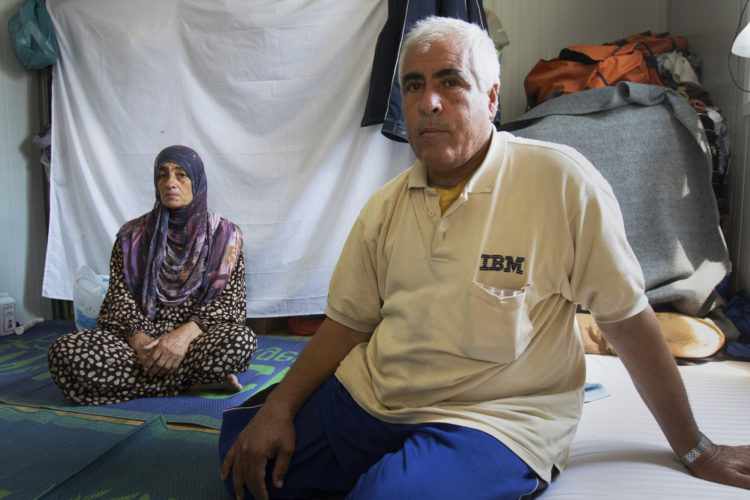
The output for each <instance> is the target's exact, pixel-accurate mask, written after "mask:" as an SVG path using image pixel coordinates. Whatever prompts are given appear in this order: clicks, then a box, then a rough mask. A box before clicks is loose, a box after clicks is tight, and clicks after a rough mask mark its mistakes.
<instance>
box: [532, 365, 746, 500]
mask: <svg viewBox="0 0 750 500" xmlns="http://www.w3.org/2000/svg"><path fill="white" fill-rule="evenodd" d="M586 364H587V367H588V374H587V377H586V380H587V381H589V382H598V383H601V384H602V385H603V386H604V388H605V389H606V390H607V391H608V392H609V393H610V396H609V397H606V398H604V399H599V400H597V401H593V402H590V403H586V404H585V405H584V408H583V418H582V420H581V424H580V426H579V427H578V432H577V434H576V437H575V439H574V441H573V445H572V451H571V456H570V460H569V461H568V465H567V467H566V468H565V470H564V471H563V473H562V474H561V475H560V477H559V478H558V479H557V480H556V481H554V482H553V483H552V484H551V485H550V486H549V488H547V491H546V492H545V493H544V494H543V495H542V497H541V498H543V499H544V500H549V499H587V498H591V499H604V498H606V499H633V498H638V499H672V498H674V499H680V500H684V499H693V498H700V499H711V500H717V499H734V498H737V499H739V498H742V499H745V500H747V499H750V491H747V490H743V489H739V488H734V487H730V486H724V485H719V484H714V483H710V482H707V481H703V480H700V479H697V478H695V477H693V476H692V475H691V474H690V473H689V472H688V471H687V469H685V468H684V467H683V466H682V465H681V464H680V463H679V462H678V461H677V459H676V458H675V457H674V454H673V453H672V451H671V449H670V448H669V445H668V444H667V441H666V439H665V438H664V436H663V434H662V433H661V430H660V429H659V427H658V425H657V424H656V421H655V420H654V419H653V417H652V416H651V414H650V413H649V411H648V409H647V408H646V406H645V405H644V404H643V402H642V401H641V399H640V397H639V396H638V394H637V393H636V391H635V388H634V387H633V384H632V383H631V382H630V378H629V377H628V374H627V372H626V370H625V368H624V367H623V365H622V363H621V362H620V359H619V358H617V357H614V356H598V355H586ZM680 373H681V374H682V377H683V379H684V381H685V385H686V387H687V390H688V396H689V398H690V402H691V405H692V407H693V412H694V413H695V417H696V420H697V421H698V425H699V426H700V428H701V430H702V431H703V432H704V434H706V435H707V436H708V437H709V438H710V439H711V440H713V441H714V442H715V443H719V444H728V445H743V444H750V363H746V362H740V361H721V362H710V363H706V364H702V365H698V366H681V367H680Z"/></svg>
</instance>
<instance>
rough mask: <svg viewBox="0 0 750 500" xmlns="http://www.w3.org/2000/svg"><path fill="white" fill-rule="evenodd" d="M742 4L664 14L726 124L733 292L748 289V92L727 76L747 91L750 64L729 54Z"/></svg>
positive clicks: (673, 6) (677, 6) (687, 4)
mask: <svg viewBox="0 0 750 500" xmlns="http://www.w3.org/2000/svg"><path fill="white" fill-rule="evenodd" d="M745 3H746V0H721V1H719V2H717V1H714V0H671V1H670V10H669V12H670V19H669V24H670V26H671V29H672V30H673V32H675V33H679V34H681V35H683V36H685V37H687V39H688V41H689V43H690V48H691V51H693V52H695V53H696V54H698V55H700V56H701V58H702V59H703V74H702V82H703V84H704V85H705V86H706V89H707V90H708V92H709V94H710V95H711V99H712V100H713V101H714V104H715V105H716V106H718V107H719V108H720V109H721V111H722V114H723V115H724V117H725V119H726V120H727V123H728V124H729V130H730V137H731V155H732V156H731V161H730V176H729V179H730V180H729V182H730V186H729V188H730V190H731V205H730V218H729V224H728V231H727V243H728V245H729V250H730V257H731V259H732V266H733V272H732V282H731V285H732V289H733V290H738V289H745V290H747V289H750V263H749V262H748V256H749V255H750V228H748V224H750V203H748V202H747V201H746V193H748V192H750V191H749V190H750V179H749V178H748V176H747V175H746V170H747V165H748V162H747V155H748V146H747V145H748V139H749V137H748V133H749V129H748V116H747V113H748V106H747V103H748V95H750V94H746V93H743V92H742V91H740V90H739V89H738V88H737V87H736V86H735V85H734V83H732V78H731V76H730V73H729V69H730V67H731V70H732V74H734V75H736V76H738V77H739V78H740V80H741V83H742V84H743V85H744V86H745V87H746V88H748V86H749V85H750V78H748V74H750V64H749V63H748V61H747V60H743V59H740V58H738V57H736V56H730V55H729V50H730V48H731V46H732V42H733V41H734V36H735V32H736V30H737V26H738V22H739V17H740V12H741V11H742V6H743V5H744V4H745ZM746 19H747V16H746ZM745 22H747V21H743V23H742V25H743V26H744V24H745ZM743 107H744V111H743Z"/></svg>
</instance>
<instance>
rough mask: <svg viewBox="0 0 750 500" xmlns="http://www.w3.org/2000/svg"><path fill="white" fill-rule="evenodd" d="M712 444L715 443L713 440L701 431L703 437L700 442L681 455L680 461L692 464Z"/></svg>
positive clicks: (684, 463)
mask: <svg viewBox="0 0 750 500" xmlns="http://www.w3.org/2000/svg"><path fill="white" fill-rule="evenodd" d="M712 445H713V443H712V442H711V440H710V439H708V438H707V437H706V435H705V434H703V433H702V432H701V439H700V441H698V444H697V445H695V448H693V449H692V450H690V451H688V452H687V453H685V454H684V455H682V456H681V457H680V462H682V464H683V465H690V464H692V463H693V462H695V461H696V460H698V457H700V456H701V455H703V454H704V453H705V452H706V451H707V450H708V449H709V448H710V447H711V446H712Z"/></svg>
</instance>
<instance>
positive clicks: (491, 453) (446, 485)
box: [219, 377, 547, 499]
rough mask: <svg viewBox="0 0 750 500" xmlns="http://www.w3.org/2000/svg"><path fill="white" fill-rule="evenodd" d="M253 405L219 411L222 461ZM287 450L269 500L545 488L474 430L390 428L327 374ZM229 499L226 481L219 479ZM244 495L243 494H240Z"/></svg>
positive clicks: (516, 495) (498, 493) (496, 495)
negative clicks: (280, 480) (284, 468)
mask: <svg viewBox="0 0 750 500" xmlns="http://www.w3.org/2000/svg"><path fill="white" fill-rule="evenodd" d="M258 409H259V407H257V406H256V407H254V408H233V409H230V410H227V411H225V412H224V416H223V421H222V428H221V434H220V438H219V456H220V459H221V461H223V460H224V457H225V456H226V454H227V452H228V451H229V448H230V447H231V446H232V443H234V441H235V440H236V438H237V435H238V434H239V432H240V431H241V430H242V429H243V428H244V427H245V425H247V423H248V422H249V421H250V419H252V417H253V416H254V415H255V413H256V412H257V411H258ZM294 426H295V431H296V443H295V452H294V455H293V457H292V461H291V463H290V466H289V471H288V473H287V476H286V477H285V478H284V487H283V488H281V489H277V488H275V487H274V486H273V485H272V484H271V482H270V477H271V470H272V468H273V463H270V464H269V466H268V470H267V472H266V479H267V488H268V492H269V495H270V496H271V497H272V498H309V497H314V496H316V495H323V494H330V493H346V492H348V496H347V498H350V499H392V498H398V499H425V498H429V499H442V498H445V499H449V498H450V499H456V498H471V499H481V498H488V499H506V498H507V499H511V498H512V499H520V498H532V497H534V496H536V495H538V494H540V493H541V492H542V491H543V490H544V489H545V488H546V487H547V483H545V482H544V481H542V480H541V479H540V478H539V477H538V476H537V474H536V473H535V472H534V471H533V470H531V469H530V468H529V466H528V465H526V463H525V462H523V461H522V460H521V459H520V458H518V457H517V456H516V455H515V454H514V453H513V452H511V451H510V450H509V449H508V448H507V447H506V446H505V445H503V444H502V443H500V442H499V441H497V440H496V439H495V438H493V437H492V436H490V435H488V434H485V433H483V432H481V431H477V430H474V429H468V428H465V427H460V426H456V425H450V424H441V423H433V424H430V423H427V424H413V425H405V424H390V423H387V422H383V421H380V420H378V419H376V418H374V417H372V416H371V415H370V414H369V413H367V412H365V411H364V410H363V409H362V408H361V407H360V406H359V405H357V403H356V402H355V401H354V400H353V399H352V397H351V396H350V395H349V393H348V392H347V391H346V389H345V388H344V387H343V386H342V385H341V383H340V382H339V381H338V380H337V379H336V378H335V377H331V378H330V379H329V380H328V381H327V382H326V383H325V384H324V385H323V387H322V388H321V389H320V390H319V391H318V392H316V393H315V395H314V396H313V397H312V398H310V400H309V401H308V402H307V403H306V404H305V405H304V406H303V407H302V408H301V410H300V412H299V413H298V414H297V416H296V418H295V421H294ZM225 484H226V486H227V488H228V489H229V491H230V492H231V493H232V494H233V495H234V488H233V486H232V478H231V475H230V477H229V478H228V479H227V480H226V482H225ZM245 497H246V498H249V492H247V491H246V492H245Z"/></svg>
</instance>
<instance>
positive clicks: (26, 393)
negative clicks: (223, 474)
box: [0, 321, 309, 429]
mask: <svg viewBox="0 0 750 500" xmlns="http://www.w3.org/2000/svg"><path fill="white" fill-rule="evenodd" d="M74 329H75V328H74V327H73V326H72V325H69V324H67V323H62V322H57V321H45V322H44V323H41V324H39V325H37V326H35V327H34V328H32V329H30V330H29V331H28V332H26V333H24V334H23V335H21V336H17V335H11V336H6V337H0V402H3V403H7V404H15V405H23V406H32V407H41V408H49V409H58V410H67V411H75V412H78V413H86V414H91V415H104V416H110V417H119V418H130V419H135V420H148V419H150V418H152V417H153V416H155V415H161V416H162V417H163V418H164V420H165V421H167V422H173V423H189V424H196V425H202V426H205V427H210V428H213V429H219V428H220V427H221V413H222V411H223V410H225V409H226V408H230V407H233V406H239V405H240V404H242V402H243V401H245V400H246V399H247V398H249V397H250V396H252V395H253V394H255V393H256V392H258V391H260V390H262V389H264V388H265V387H268V386H269V385H271V384H274V383H276V382H278V381H280V380H281V379H282V378H283V377H284V376H285V375H286V372H287V371H288V370H289V367H290V366H291V365H292V363H293V362H294V360H295V359H297V355H298V354H299V352H300V351H301V350H302V348H303V347H304V346H305V345H306V344H307V341H308V340H309V339H308V338H286V337H280V336H276V335H259V336H258V349H257V351H256V352H255V354H254V355H253V358H252V360H251V361H250V364H249V366H248V368H247V370H245V371H244V372H242V373H239V374H237V378H238V380H239V382H240V384H242V387H243V390H242V391H241V392H239V393H235V394H227V393H223V392H195V393H184V394H180V395H178V396H172V397H161V398H141V399H135V400H132V401H125V402H122V403H116V404H110V405H101V406H77V405H73V404H71V403H69V402H68V401H66V400H65V398H63V396H62V393H61V392H60V390H59V389H58V388H57V386H55V384H54V382H53V381H52V379H51V377H50V374H49V370H48V368H47V349H48V348H49V346H50V345H51V344H52V342H53V341H54V340H55V339H56V338H57V337H59V336H60V335H62V334H63V333H67V332H70V331H73V330H74Z"/></svg>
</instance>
